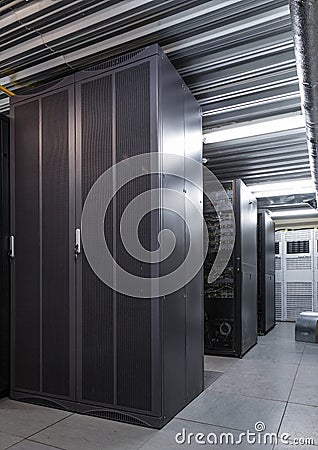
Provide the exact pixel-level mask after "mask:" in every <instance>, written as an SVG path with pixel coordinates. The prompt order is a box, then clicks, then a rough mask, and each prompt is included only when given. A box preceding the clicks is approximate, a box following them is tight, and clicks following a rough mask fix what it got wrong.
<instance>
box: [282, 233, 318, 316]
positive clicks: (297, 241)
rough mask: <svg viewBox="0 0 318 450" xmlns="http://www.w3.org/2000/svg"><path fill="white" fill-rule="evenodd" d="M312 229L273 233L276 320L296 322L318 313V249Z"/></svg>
mask: <svg viewBox="0 0 318 450" xmlns="http://www.w3.org/2000/svg"><path fill="white" fill-rule="evenodd" d="M317 242H318V240H317V232H315V230H314V229H303V230H290V231H288V230H286V231H285V230H282V231H277V232H276V233H275V278H276V281H275V291H276V318H277V320H281V321H295V320H296V319H297V317H298V316H299V314H300V313H301V312H302V311H317V310H318V300H317V286H318V275H317V273H318V246H317Z"/></svg>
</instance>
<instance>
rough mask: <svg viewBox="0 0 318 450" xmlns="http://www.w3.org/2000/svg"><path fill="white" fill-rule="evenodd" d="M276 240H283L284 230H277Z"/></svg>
mask: <svg viewBox="0 0 318 450" xmlns="http://www.w3.org/2000/svg"><path fill="white" fill-rule="evenodd" d="M275 242H282V232H281V231H276V233H275Z"/></svg>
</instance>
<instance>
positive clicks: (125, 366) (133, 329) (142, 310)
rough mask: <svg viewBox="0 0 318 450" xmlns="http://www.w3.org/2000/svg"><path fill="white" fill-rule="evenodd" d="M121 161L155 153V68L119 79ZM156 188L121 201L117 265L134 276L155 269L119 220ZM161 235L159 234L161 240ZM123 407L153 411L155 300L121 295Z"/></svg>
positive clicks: (127, 192)
mask: <svg viewBox="0 0 318 450" xmlns="http://www.w3.org/2000/svg"><path fill="white" fill-rule="evenodd" d="M116 144H117V149H116V157H117V161H121V160H124V159H126V158H128V157H130V156H133V155H137V154H141V153H146V152H149V151H150V85H149V63H144V64H141V65H138V66H136V67H132V68H129V69H127V70H124V71H121V72H118V73H117V74H116ZM149 188H150V180H149V178H146V177H142V178H140V179H139V180H138V179H136V180H134V182H132V183H130V185H129V187H126V189H123V190H122V191H121V193H120V194H119V195H118V196H117V202H116V208H117V211H116V218H117V221H116V260H117V262H118V264H120V265H121V266H122V267H125V268H126V269H127V270H129V271H130V272H131V273H135V274H145V275H146V276H147V273H148V276H149V274H150V269H149V267H147V266H146V265H144V264H140V262H138V261H137V260H134V259H132V258H131V257H129V255H128V254H127V252H126V251H125V249H124V248H123V246H122V245H121V244H120V236H119V220H120V218H121V214H122V211H123V209H124V208H125V207H126V206H127V204H128V203H129V202H130V201H131V200H132V198H133V197H134V196H135V195H137V194H138V193H140V192H142V191H144V190H147V189H149ZM149 220H150V219H149V218H148V222H147V219H146V222H144V224H143V227H144V232H143V233H142V234H143V235H144V238H143V245H144V246H145V247H146V248H151V246H152V243H151V228H150V222H149ZM156 236H157V235H156ZM117 352H118V353H117V360H118V363H117V364H118V380H117V382H118V404H119V405H121V406H128V407H134V408H139V409H143V410H149V411H150V410H151V407H152V405H151V387H152V386H151V300H150V299H139V298H136V299H133V298H130V297H126V296H124V295H118V296H117Z"/></svg>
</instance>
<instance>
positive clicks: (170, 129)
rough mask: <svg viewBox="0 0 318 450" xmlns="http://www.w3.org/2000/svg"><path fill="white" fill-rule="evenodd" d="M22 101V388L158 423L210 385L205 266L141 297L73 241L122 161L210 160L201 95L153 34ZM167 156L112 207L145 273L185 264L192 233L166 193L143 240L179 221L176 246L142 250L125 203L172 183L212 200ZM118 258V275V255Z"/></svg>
mask: <svg viewBox="0 0 318 450" xmlns="http://www.w3.org/2000/svg"><path fill="white" fill-rule="evenodd" d="M62 97H63V98H62ZM12 114H13V117H14V119H13V127H12V128H13V135H12V147H13V149H14V151H15V157H14V155H13V156H12V158H13V161H16V167H15V170H14V172H13V175H14V176H15V181H13V188H14V189H15V193H14V194H13V197H12V203H13V205H14V208H13V210H14V214H13V215H12V234H13V235H14V238H15V243H16V245H15V248H16V256H15V259H14V266H15V268H14V281H13V287H14V288H15V291H14V294H13V299H14V302H13V311H12V317H13V328H14V331H13V335H12V341H13V355H14V361H13V377H12V389H11V396H12V398H15V399H20V400H25V401H31V402H35V403H39V404H46V405H52V406H55V407H62V408H65V409H67V410H72V411H77V412H80V413H85V414H90V415H96V416H98V417H104V418H110V419H114V420H120V421H126V422H130V423H135V424H140V425H146V426H153V427H157V428H160V427H162V426H163V425H164V424H165V423H166V422H167V421H169V420H170V419H171V418H172V417H174V415H175V414H177V413H178V412H179V411H180V410H181V409H182V408H183V407H184V406H185V405H186V404H187V403H189V402H190V401H191V400H193V399H194V398H195V397H196V396H197V395H198V394H199V393H200V392H202V390H203V274H202V271H201V272H199V273H198V274H197V276H196V277H194V278H193V279H192V280H191V281H190V282H189V283H188V284H187V285H186V286H184V287H183V288H181V289H180V290H179V291H177V292H174V293H172V294H169V295H167V296H165V297H160V298H138V297H132V296H131V297H130V296H128V295H124V294H122V293H119V292H117V291H115V290H113V289H112V288H110V287H109V286H107V285H106V284H104V283H103V282H102V281H101V280H100V278H98V277H97V275H95V273H94V271H93V270H92V268H91V266H90V264H89V262H88V259H87V256H86V254H85V252H83V251H79V247H78V246H77V247H76V251H75V252H74V245H75V237H76V236H77V237H78V233H79V232H80V229H81V219H82V211H83V206H84V202H85V200H86V198H87V195H88V193H89V192H90V190H91V188H92V186H93V185H94V183H95V181H96V180H97V179H98V178H99V177H100V175H102V174H103V173H104V172H105V171H106V170H107V169H109V168H110V167H112V166H113V165H114V164H116V163H119V162H121V161H125V160H126V159H127V158H129V157H131V156H135V155H139V154H145V153H149V152H150V153H155V154H156V155H158V158H159V159H160V160H161V158H162V155H163V154H164V153H169V152H171V153H174V154H179V155H182V156H184V155H185V156H190V157H191V158H193V159H195V160H196V161H198V162H201V157H202V134H201V113H200V107H199V105H198V104H197V102H196V101H195V99H194V98H193V96H192V95H191V93H190V91H189V90H188V89H187V88H186V87H185V85H184V83H183V81H182V79H181V78H180V77H179V75H178V73H177V72H176V70H175V69H174V68H173V66H172V65H171V63H170V62H169V60H168V59H167V57H166V56H165V55H164V54H163V52H162V51H161V49H160V48H159V47H158V46H156V45H155V46H151V47H148V48H146V49H142V50H140V51H136V52H132V53H131V54H128V55H124V56H122V57H119V58H116V60H111V61H106V62H105V63H101V64H99V65H98V66H95V67H92V68H88V69H87V70H85V71H82V72H79V73H77V74H75V76H74V78H73V77H69V78H67V79H65V80H63V81H62V82H60V83H58V84H55V85H54V86H52V87H50V89H49V90H46V91H45V92H41V93H37V94H36V95H34V96H28V97H27V98H19V97H17V98H15V99H14V100H13V102H12ZM22 117H23V118H24V120H23V121H22ZM50 126H51V127H54V132H53V130H52V129H51V128H50ZM128 164H129V161H128ZM170 169H171V168H170V167H165V165H164V163H162V167H161V169H160V171H159V173H156V174H153V175H147V176H142V177H139V178H136V179H134V180H132V181H130V182H129V183H127V184H126V185H125V186H123V188H122V189H120V190H119V192H118V193H117V194H116V196H114V198H113V199H112V202H111V204H110V206H109V208H108V209H107V213H106V215H105V220H104V238H105V241H106V243H107V246H108V248H109V249H110V252H111V253H112V255H113V258H114V260H116V262H117V264H118V265H119V266H120V267H122V268H124V269H126V270H127V271H129V272H130V273H132V274H134V275H135V276H143V277H147V278H152V277H157V276H158V275H159V276H161V275H164V274H165V273H168V272H169V271H171V270H174V268H175V267H177V266H178V265H179V264H180V262H181V261H182V258H183V257H184V255H185V254H186V250H187V247H188V245H189V243H188V241H189V235H188V229H187V227H186V226H185V223H184V222H183V221H182V220H181V219H180V217H179V216H178V215H177V214H176V213H174V212H172V211H170V210H167V211H166V210H165V209H164V207H165V205H164V204H163V203H161V207H162V208H160V209H156V210H155V211H153V212H151V213H150V214H147V215H146V216H145V217H144V218H143V220H142V221H141V222H140V226H139V235H140V240H141V243H142V245H143V246H144V248H146V249H147V250H150V251H152V250H155V249H157V247H158V233H159V232H160V231H161V230H162V229H170V230H172V231H173V232H174V233H175V235H176V236H177V241H176V247H175V250H174V252H173V254H172V255H171V257H169V258H167V260H166V261H165V262H164V263H162V264H154V263H152V264H149V263H143V262H140V261H138V260H136V259H134V258H133V257H132V256H131V255H130V254H129V253H128V252H127V250H126V249H125V247H124V246H123V244H122V242H121V238H120V219H121V216H122V213H123V211H124V209H125V208H126V206H127V205H128V204H129V203H130V202H131V201H132V200H133V199H134V198H136V197H137V196H138V195H139V194H142V193H143V192H145V191H147V190H150V189H159V190H160V189H162V188H168V189H173V190H175V191H177V192H179V193H182V194H183V196H184V195H185V193H186V192H187V195H188V196H189V197H190V198H193V201H194V202H195V203H196V204H197V207H198V208H199V209H200V208H201V210H202V192H201V191H200V189H197V188H196V187H195V186H193V185H192V183H191V176H193V175H192V174H186V173H184V174H183V177H181V178H177V177H174V176H172V175H168V174H167V175H166V174H165V172H168V173H169V170H170ZM44 170H45V171H46V172H45V173H44ZM146 172H147V171H146ZM185 177H187V178H188V181H187V180H185ZM200 177H201V178H200V179H199V180H196V182H197V184H199V185H202V174H201V175H200ZM156 195H159V196H160V197H159V198H162V196H161V194H156ZM161 201H163V200H161ZM183 202H184V203H183V209H184V211H185V214H187V208H186V202H185V200H184V201H183ZM22 217H23V222H22ZM131 219H132V220H133V217H132V218H131ZM198 223H199V221H198ZM22 227H23V230H22V229H21V228H22ZM196 233H197V235H196V236H191V238H192V239H195V240H196V243H197V246H198V251H199V252H201V251H202V252H203V243H202V229H201V228H200V227H199V228H198V229H197V232H196ZM77 244H78V241H77ZM30 255H32V257H30ZM30 258H31V260H30ZM112 270H113V275H112V276H113V279H114V280H116V279H117V278H116V277H117V272H116V270H117V269H116V266H115V265H114V266H113V269H112ZM27 336H28V338H27Z"/></svg>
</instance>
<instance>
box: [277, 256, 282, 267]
mask: <svg viewBox="0 0 318 450" xmlns="http://www.w3.org/2000/svg"><path fill="white" fill-rule="evenodd" d="M275 270H282V258H280V257H279V258H275Z"/></svg>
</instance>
